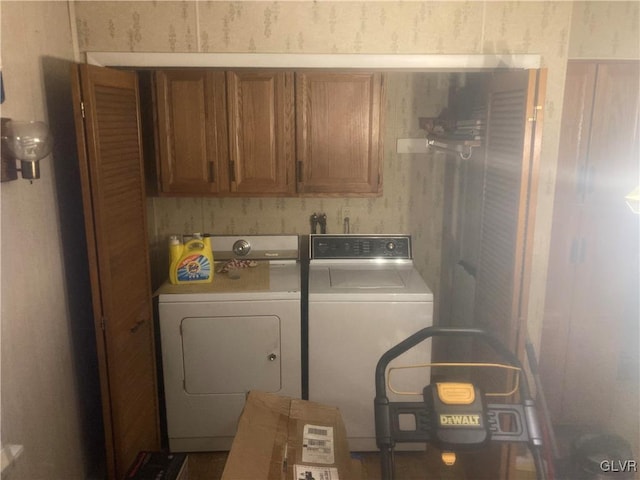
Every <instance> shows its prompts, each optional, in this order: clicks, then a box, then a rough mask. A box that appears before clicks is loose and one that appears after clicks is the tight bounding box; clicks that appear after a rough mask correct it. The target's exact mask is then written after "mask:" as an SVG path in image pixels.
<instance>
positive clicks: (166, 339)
mask: <svg viewBox="0 0 640 480" xmlns="http://www.w3.org/2000/svg"><path fill="white" fill-rule="evenodd" d="M211 238H212V250H213V252H214V255H215V260H216V264H217V265H219V263H218V262H219V261H225V260H229V259H232V258H237V259H242V260H255V261H256V263H257V266H255V267H252V268H242V269H237V270H235V271H231V273H229V274H225V273H216V274H215V275H214V278H213V282H212V283H211V284H200V285H195V284H194V285H170V284H165V285H163V286H162V287H161V288H160V289H159V291H158V311H159V321H160V335H161V349H162V365H163V378H164V396H165V403H166V420H167V432H168V437H169V449H170V450H171V451H172V452H188V451H190V452H193V451H215V450H229V448H230V447H231V443H232V441H233V438H234V436H235V433H236V428H237V421H238V417H239V416H240V414H241V412H242V409H243V407H244V403H245V397H246V394H247V392H248V391H249V390H262V391H266V392H273V393H278V394H282V395H287V396H291V397H297V398H300V396H301V366H300V365H301V362H300V357H301V353H300V343H301V339H300V318H301V310H300V308H301V303H300V297H301V296H300V264H299V262H298V261H297V259H298V258H299V256H298V253H299V248H298V245H299V243H298V237H297V236H295V235H284V236H279V235H259V236H244V237H237V236H212V237H211Z"/></svg>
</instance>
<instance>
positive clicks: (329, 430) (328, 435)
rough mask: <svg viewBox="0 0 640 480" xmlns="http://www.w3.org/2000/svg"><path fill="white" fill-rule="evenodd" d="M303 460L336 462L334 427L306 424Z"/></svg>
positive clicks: (303, 438)
mask: <svg viewBox="0 0 640 480" xmlns="http://www.w3.org/2000/svg"><path fill="white" fill-rule="evenodd" d="M302 461H303V462H305V463H306V462H309V463H334V462H335V458H334V448H333V427H325V426H319V425H305V426H304V429H303V437H302ZM322 478H325V477H322ZM326 478H333V477H326ZM316 480H317V479H316Z"/></svg>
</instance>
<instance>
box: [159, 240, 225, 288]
mask: <svg viewBox="0 0 640 480" xmlns="http://www.w3.org/2000/svg"><path fill="white" fill-rule="evenodd" d="M169 258H170V263H171V264H170V267H169V282H171V283H172V284H174V285H177V284H181V283H210V282H211V281H212V280H213V272H214V269H213V252H212V251H211V238H210V237H209V236H207V235H205V236H204V237H202V236H200V235H199V234H194V235H193V238H191V240H189V241H187V242H185V243H184V244H183V243H182V241H181V240H180V238H179V237H178V236H177V235H172V236H171V237H170V238H169Z"/></svg>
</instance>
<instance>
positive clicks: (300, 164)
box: [298, 160, 302, 183]
mask: <svg viewBox="0 0 640 480" xmlns="http://www.w3.org/2000/svg"><path fill="white" fill-rule="evenodd" d="M301 182H302V161H301V160H298V183H301Z"/></svg>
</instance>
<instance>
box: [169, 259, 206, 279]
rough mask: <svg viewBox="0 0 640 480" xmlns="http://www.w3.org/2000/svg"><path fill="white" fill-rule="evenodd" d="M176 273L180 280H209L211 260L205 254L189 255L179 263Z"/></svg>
mask: <svg viewBox="0 0 640 480" xmlns="http://www.w3.org/2000/svg"><path fill="white" fill-rule="evenodd" d="M176 273H177V277H178V281H179V282H193V281H196V280H209V278H210V277H211V262H210V261H209V259H208V258H207V257H205V256H204V255H189V256H188V257H185V258H184V259H183V260H182V261H181V262H180V263H179V264H178V269H177V272H176Z"/></svg>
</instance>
